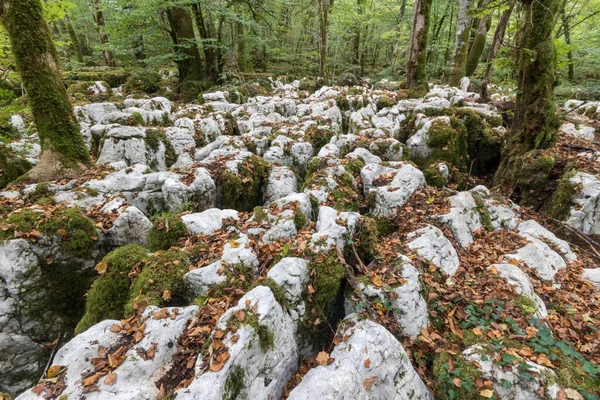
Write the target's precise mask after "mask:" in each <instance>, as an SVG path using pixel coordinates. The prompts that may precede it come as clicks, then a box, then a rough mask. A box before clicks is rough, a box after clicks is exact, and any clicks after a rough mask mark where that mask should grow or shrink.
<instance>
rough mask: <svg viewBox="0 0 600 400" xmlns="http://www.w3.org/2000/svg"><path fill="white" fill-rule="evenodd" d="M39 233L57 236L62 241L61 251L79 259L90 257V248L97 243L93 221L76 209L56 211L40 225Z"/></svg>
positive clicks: (67, 208)
mask: <svg viewBox="0 0 600 400" xmlns="http://www.w3.org/2000/svg"><path fill="white" fill-rule="evenodd" d="M40 232H42V233H44V234H46V235H48V236H50V235H58V236H59V237H61V239H62V240H61V243H60V245H61V247H62V249H63V250H64V251H65V252H66V253H68V254H70V255H73V256H76V257H81V258H88V257H90V256H91V251H92V248H94V246H95V245H96V243H97V241H98V232H97V231H96V226H95V224H94V221H92V220H91V219H89V218H88V217H86V216H84V215H83V214H82V212H81V211H79V210H78V209H77V208H70V207H64V208H61V209H59V210H57V211H56V212H55V213H54V215H53V216H52V217H51V218H50V219H49V220H47V221H45V222H43V223H42V224H40ZM61 233H63V234H62V235H61Z"/></svg>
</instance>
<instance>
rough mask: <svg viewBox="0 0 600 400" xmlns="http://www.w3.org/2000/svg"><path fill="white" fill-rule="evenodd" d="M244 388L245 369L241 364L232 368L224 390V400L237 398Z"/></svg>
mask: <svg viewBox="0 0 600 400" xmlns="http://www.w3.org/2000/svg"><path fill="white" fill-rule="evenodd" d="M242 390H244V369H243V368H242V367H240V366H239V365H236V366H234V367H232V368H231V370H230V372H229V375H227V379H226V380H225V387H224V392H223V400H236V399H237V398H238V396H239V395H240V394H241V393H242Z"/></svg>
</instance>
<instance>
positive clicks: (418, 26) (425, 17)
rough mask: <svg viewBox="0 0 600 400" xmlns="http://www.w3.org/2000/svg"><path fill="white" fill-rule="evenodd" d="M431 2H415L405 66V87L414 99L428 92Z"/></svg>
mask: <svg viewBox="0 0 600 400" xmlns="http://www.w3.org/2000/svg"><path fill="white" fill-rule="evenodd" d="M432 1H433V0H416V2H415V9H414V14H413V25H412V32H411V35H410V50H409V53H408V62H407V66H406V87H407V89H408V90H409V91H410V95H411V96H414V97H421V96H424V95H425V94H426V93H427V92H428V91H429V81H428V78H427V38H428V34H429V24H430V17H431V4H432Z"/></svg>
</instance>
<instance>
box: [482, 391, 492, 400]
mask: <svg viewBox="0 0 600 400" xmlns="http://www.w3.org/2000/svg"><path fill="white" fill-rule="evenodd" d="M479 394H480V395H481V396H482V397H485V398H486V399H491V398H492V396H493V395H494V391H493V390H490V389H484V390H482V391H481V392H479Z"/></svg>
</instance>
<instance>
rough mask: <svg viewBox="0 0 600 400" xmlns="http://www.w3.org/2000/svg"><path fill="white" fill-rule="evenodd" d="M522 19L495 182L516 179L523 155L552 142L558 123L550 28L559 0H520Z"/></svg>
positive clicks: (511, 181) (556, 14)
mask: <svg viewBox="0 0 600 400" xmlns="http://www.w3.org/2000/svg"><path fill="white" fill-rule="evenodd" d="M521 3H522V4H523V8H524V10H525V18H524V24H523V30H522V36H521V45H520V55H519V88H518V92H517V93H518V94H517V102H516V108H515V118H514V124H513V127H512V131H511V133H510V136H509V138H508V145H507V146H506V149H505V152H504V154H503V159H502V164H501V166H500V169H499V170H498V172H497V173H496V182H498V183H511V184H515V183H516V182H518V180H519V178H520V177H521V174H522V166H523V163H524V161H523V157H524V156H525V155H526V154H528V153H530V152H531V151H532V150H537V149H543V148H547V147H550V146H551V145H553V144H554V141H555V137H556V133H557V132H558V128H559V125H560V122H559V119H558V118H557V116H556V106H555V104H554V87H555V85H556V84H557V70H558V60H557V53H556V47H555V46H554V42H553V39H552V31H553V29H554V25H555V22H556V20H557V16H558V12H559V10H560V3H561V0H521Z"/></svg>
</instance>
